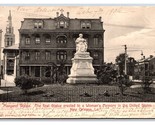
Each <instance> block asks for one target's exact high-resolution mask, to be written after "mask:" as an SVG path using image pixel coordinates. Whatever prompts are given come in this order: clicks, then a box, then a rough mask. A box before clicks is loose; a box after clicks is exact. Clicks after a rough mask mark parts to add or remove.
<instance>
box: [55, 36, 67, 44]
mask: <svg viewBox="0 0 155 125" xmlns="http://www.w3.org/2000/svg"><path fill="white" fill-rule="evenodd" d="M57 43H58V44H66V43H67V37H66V36H58V37H57Z"/></svg>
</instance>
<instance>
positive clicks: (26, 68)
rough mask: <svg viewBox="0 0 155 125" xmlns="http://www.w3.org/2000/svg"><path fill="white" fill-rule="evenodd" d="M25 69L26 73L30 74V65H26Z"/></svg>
mask: <svg viewBox="0 0 155 125" xmlns="http://www.w3.org/2000/svg"><path fill="white" fill-rule="evenodd" d="M24 70H25V74H26V75H29V67H28V66H25V67H24Z"/></svg>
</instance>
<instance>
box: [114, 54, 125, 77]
mask: <svg viewBox="0 0 155 125" xmlns="http://www.w3.org/2000/svg"><path fill="white" fill-rule="evenodd" d="M115 61H116V64H117V65H118V66H119V74H121V75H123V74H124V72H123V70H124V65H125V53H121V54H119V55H118V56H117V57H116V60H115Z"/></svg>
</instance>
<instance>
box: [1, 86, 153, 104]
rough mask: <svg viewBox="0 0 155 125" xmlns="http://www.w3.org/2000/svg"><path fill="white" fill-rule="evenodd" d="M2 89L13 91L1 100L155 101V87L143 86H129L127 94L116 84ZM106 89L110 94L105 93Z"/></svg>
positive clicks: (2, 96) (4, 95)
mask: <svg viewBox="0 0 155 125" xmlns="http://www.w3.org/2000/svg"><path fill="white" fill-rule="evenodd" d="M0 89H1V90H8V91H12V92H10V93H8V94H0V102H7V101H9V102H155V89H154V88H152V93H151V94H144V92H143V90H142V88H128V89H127V90H126V91H125V95H121V94H120V90H119V87H117V86H114V85H93V84H89V85H82V84H79V85H68V84H65V85H60V84H53V85H47V86H46V85H45V86H43V87H40V88H34V89H31V90H29V93H28V94H27V95H25V94H23V91H22V90H20V89H19V88H17V87H12V88H11V87H10V88H0ZM105 91H108V93H109V96H105V95H104V94H103V93H104V92H105ZM84 93H87V94H88V96H83V95H84Z"/></svg>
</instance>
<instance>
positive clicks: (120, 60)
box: [115, 53, 136, 75]
mask: <svg viewBox="0 0 155 125" xmlns="http://www.w3.org/2000/svg"><path fill="white" fill-rule="evenodd" d="M115 61H116V64H117V65H118V67H119V74H120V75H124V69H125V68H124V67H125V53H121V54H119V55H118V56H117V57H116V60H115ZM135 64H136V61H135V59H134V58H133V57H128V58H127V74H128V75H133V74H134V66H135Z"/></svg>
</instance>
